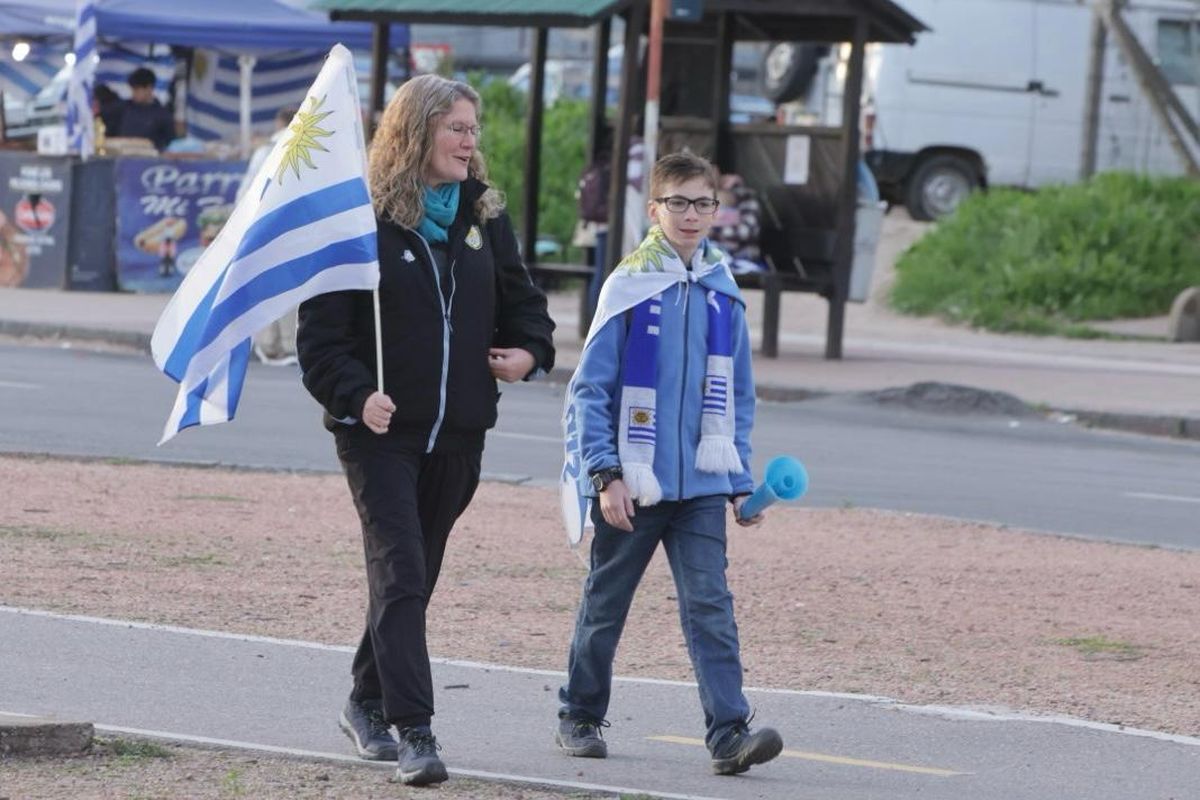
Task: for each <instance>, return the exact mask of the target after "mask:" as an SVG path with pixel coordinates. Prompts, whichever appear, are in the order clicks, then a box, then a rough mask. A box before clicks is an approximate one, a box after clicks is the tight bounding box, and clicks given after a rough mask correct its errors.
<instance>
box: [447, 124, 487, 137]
mask: <svg viewBox="0 0 1200 800" xmlns="http://www.w3.org/2000/svg"><path fill="white" fill-rule="evenodd" d="M446 130H448V131H450V132H451V133H453V134H454V135H455V136H457V137H458V138H460V139H465V138H467V134H468V133H469V134H471V135H472V136H474V137H475V138H476V139H478V138H479V137H480V136H481V135H483V126H482V125H467V124H466V123H463V122H451V123H450V124H449V125H447V126H446Z"/></svg>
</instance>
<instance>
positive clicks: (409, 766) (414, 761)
mask: <svg viewBox="0 0 1200 800" xmlns="http://www.w3.org/2000/svg"><path fill="white" fill-rule="evenodd" d="M441 749H442V748H441V746H440V745H439V744H438V743H437V737H435V736H434V735H433V731H431V730H429V728H428V727H424V726H421V727H413V728H401V729H400V756H399V758H398V760H397V763H396V780H398V781H400V782H401V783H406V784H408V785H409V786H428V785H429V784H431V783H441V782H442V781H444V780H446V778H447V777H448V776H447V774H446V765H445V764H444V763H442V760H441V759H440V758H438V754H437V753H438V750H441Z"/></svg>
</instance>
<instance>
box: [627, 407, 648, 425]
mask: <svg viewBox="0 0 1200 800" xmlns="http://www.w3.org/2000/svg"><path fill="white" fill-rule="evenodd" d="M629 418H630V420H631V421H632V422H633V424H634V425H649V424H650V420H651V418H652V417H651V411H650V409H648V408H631V409H630V410H629Z"/></svg>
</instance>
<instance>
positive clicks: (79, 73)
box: [67, 0, 96, 160]
mask: <svg viewBox="0 0 1200 800" xmlns="http://www.w3.org/2000/svg"><path fill="white" fill-rule="evenodd" d="M95 81H96V9H95V8H93V7H92V2H91V0H79V3H78V5H77V6H76V11H75V63H74V65H72V67H71V80H70V82H69V83H68V84H67V146H68V147H69V148H70V149H71V150H72V151H74V152H77V153H79V155H80V157H81V158H83V159H84V160H86V159H87V157H88V156H90V155H91V154H92V153H93V152H94V151H95V141H96V130H95V125H94V121H93V120H92V86H93V85H94V84H95Z"/></svg>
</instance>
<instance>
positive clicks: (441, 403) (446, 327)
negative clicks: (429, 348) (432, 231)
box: [410, 229, 454, 453]
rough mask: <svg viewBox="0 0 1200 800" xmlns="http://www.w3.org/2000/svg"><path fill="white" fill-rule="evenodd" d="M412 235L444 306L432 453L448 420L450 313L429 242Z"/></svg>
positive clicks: (428, 448)
mask: <svg viewBox="0 0 1200 800" xmlns="http://www.w3.org/2000/svg"><path fill="white" fill-rule="evenodd" d="M410 230H411V229H410ZM412 233H413V235H414V236H416V237H417V238H418V239H420V240H421V244H423V245H425V254H426V255H428V256H429V268H430V269H431V270H432V271H433V285H434V286H435V287H436V288H437V296H438V302H439V303H440V304H441V306H442V380H441V387H440V388H439V392H438V413H437V419H435V420H434V422H433V428H432V429H431V430H430V431H429V442H428V443H427V444H426V446H425V452H426V453H432V452H433V445H434V443H436V442H437V436H438V433H439V432H440V431H441V429H442V421H443V420H444V419H445V418H446V381H447V380H448V379H449V376H450V311H449V309H448V308H447V307H446V298H445V296H444V295H443V294H442V279H441V276H439V275H438V268H437V259H435V258H434V257H433V251H432V250H431V249H429V242H427V241H425V237H424V236H422V235H421V234H419V233H417V232H416V231H412ZM450 278H451V281H453V279H454V265H453V263H452V264H451V266H450ZM450 300H451V302H453V301H454V290H453V289H451V291H450Z"/></svg>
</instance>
